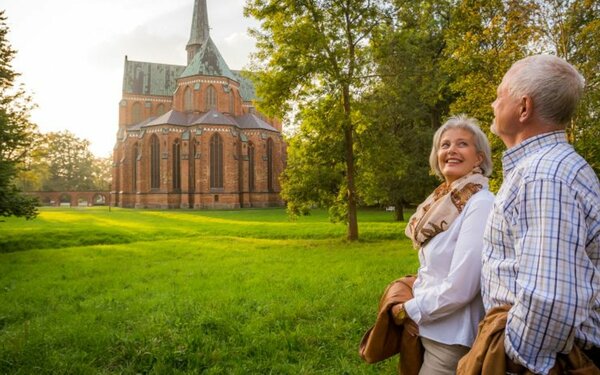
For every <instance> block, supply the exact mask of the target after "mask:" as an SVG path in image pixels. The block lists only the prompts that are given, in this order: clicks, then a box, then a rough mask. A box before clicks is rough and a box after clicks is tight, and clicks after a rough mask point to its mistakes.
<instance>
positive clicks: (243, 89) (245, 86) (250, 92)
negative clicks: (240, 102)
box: [232, 70, 256, 102]
mask: <svg viewBox="0 0 600 375" xmlns="http://www.w3.org/2000/svg"><path fill="white" fill-rule="evenodd" d="M232 72H233V74H234V75H235V77H236V78H235V80H236V81H237V82H239V84H240V95H241V96H242V99H244V101H247V102H250V101H252V100H254V99H256V92H255V91H254V83H252V81H251V80H250V79H248V78H246V77H244V76H243V75H242V72H241V71H240V70H232Z"/></svg>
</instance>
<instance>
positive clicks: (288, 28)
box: [245, 0, 382, 240]
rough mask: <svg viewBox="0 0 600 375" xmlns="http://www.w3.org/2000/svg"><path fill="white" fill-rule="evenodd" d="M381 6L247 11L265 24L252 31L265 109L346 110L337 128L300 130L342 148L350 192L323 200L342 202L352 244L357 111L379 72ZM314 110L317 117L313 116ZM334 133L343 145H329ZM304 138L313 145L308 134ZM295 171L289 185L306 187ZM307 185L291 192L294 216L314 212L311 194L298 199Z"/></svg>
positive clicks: (269, 5) (298, 4)
mask: <svg viewBox="0 0 600 375" xmlns="http://www.w3.org/2000/svg"><path fill="white" fill-rule="evenodd" d="M381 3H382V1H380V0H376V1H365V0H349V1H344V2H341V1H332V0H317V1H295V0H284V1H280V0H248V1H247V4H246V7H245V13H246V15H250V16H253V17H254V18H256V19H258V20H259V21H261V28H260V30H253V31H252V35H253V36H254V37H255V38H256V39H257V47H258V52H257V53H256V55H255V61H257V63H256V66H255V69H254V70H255V73H254V76H255V78H256V81H257V85H256V87H257V93H258V96H259V97H260V98H261V102H260V103H259V106H260V107H261V108H262V109H263V110H264V111H266V112H267V113H268V114H271V115H275V116H279V117H282V115H283V114H285V113H287V112H288V111H289V110H290V109H291V108H292V107H293V106H296V107H297V108H300V109H301V111H302V112H303V113H304V118H310V117H315V116H316V114H319V113H322V112H323V106H324V105H325V104H328V103H333V106H332V107H331V109H332V110H336V111H339V114H337V115H332V116H329V118H334V119H335V121H334V122H328V123H327V122H325V121H323V125H322V126H320V127H315V126H308V129H307V127H301V128H300V130H299V131H300V132H304V131H312V132H319V131H320V130H324V129H326V130H325V134H324V137H321V136H320V134H319V133H317V135H318V136H316V137H311V139H312V140H313V141H314V142H318V143H320V144H321V145H320V146H319V148H320V149H324V148H326V147H330V146H333V147H335V146H336V145H337V144H341V145H342V148H341V153H340V155H339V156H337V159H342V160H343V161H344V163H345V171H344V180H343V185H342V184H340V185H339V186H338V188H337V190H339V191H340V192H342V191H343V192H342V193H340V194H339V195H338V196H337V199H333V200H332V199H331V197H330V196H329V194H330V192H329V191H326V194H327V196H325V197H322V198H318V199H317V200H319V201H321V202H330V203H334V204H335V203H336V202H338V203H339V205H338V204H335V205H336V207H334V206H331V207H332V212H333V213H335V215H336V216H337V215H340V214H342V215H344V214H345V215H346V217H345V219H346V220H345V221H347V222H348V239H350V240H356V239H358V224H357V219H356V205H357V196H356V188H355V174H356V172H355V160H354V159H355V155H354V152H355V140H354V138H355V136H356V134H355V131H356V122H355V119H354V118H353V107H354V105H355V102H356V100H357V95H358V93H359V92H360V90H361V89H362V88H363V87H365V85H366V83H367V81H368V80H366V79H365V77H366V76H368V73H369V70H370V68H371V64H369V62H370V60H369V53H368V39H369V37H370V35H371V32H372V30H373V28H374V27H376V25H377V23H378V19H379V18H378V17H379V14H380V11H381V6H382V4H381ZM310 111H312V112H314V114H312V115H309V114H308V113H309V112H310ZM329 134H335V135H336V138H337V139H338V140H336V144H335V145H330V144H328V143H327V141H324V140H323V139H322V138H328V137H327V135H329ZM300 137H301V138H304V139H306V138H307V137H306V136H305V135H300ZM294 144H295V146H296V147H302V146H303V145H306V143H305V142H304V141H298V142H295V143H294ZM295 153H296V155H300V154H304V155H307V154H308V153H307V152H302V151H297V152H295ZM324 162H326V163H327V162H329V160H326V161H324ZM304 163H305V162H304ZM295 164H296V166H295V167H294V168H292V169H290V170H289V171H288V172H287V173H286V175H287V177H286V180H285V181H287V183H295V182H300V183H302V176H292V174H293V173H296V172H298V171H303V170H304V168H299V167H297V164H298V163H295ZM305 164H306V163H305ZM334 173H335V172H334ZM329 181H331V180H328V182H329ZM301 186H302V185H298V186H294V187H289V188H287V189H286V193H285V194H286V198H287V199H288V201H289V202H290V205H291V209H290V211H292V212H296V211H303V212H305V211H306V209H307V208H309V207H310V204H309V201H310V200H312V199H314V198H313V197H311V198H310V199H306V198H307V197H306V195H307V194H305V193H303V192H301V193H300V195H299V196H297V195H296V194H295V193H296V192H300V191H301V189H302V188H301ZM303 186H306V185H305V184H304V185H303ZM318 191H320V190H318ZM309 195H312V196H314V194H309Z"/></svg>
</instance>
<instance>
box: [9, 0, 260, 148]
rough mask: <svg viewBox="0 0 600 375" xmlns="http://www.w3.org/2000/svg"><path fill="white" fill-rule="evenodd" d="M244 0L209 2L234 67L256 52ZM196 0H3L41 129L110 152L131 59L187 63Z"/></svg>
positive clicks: (18, 66) (216, 34)
mask: <svg viewBox="0 0 600 375" xmlns="http://www.w3.org/2000/svg"><path fill="white" fill-rule="evenodd" d="M244 3H245V0H207V7H208V18H209V25H210V28H211V29H210V34H211V37H212V39H213V41H214V42H215V44H216V45H217V47H218V48H219V51H220V52H221V55H223V58H224V59H225V61H226V62H227V64H228V65H229V67H230V68H231V69H235V70H238V69H243V68H247V67H248V66H249V63H250V59H249V55H250V53H252V52H253V51H254V50H255V42H254V40H253V39H252V38H251V37H250V36H248V28H249V27H257V26H258V22H257V21H256V20H253V19H248V18H244V16H243V7H244ZM193 6H194V0H169V1H165V0H2V2H1V3H0V10H5V16H6V17H7V24H8V27H9V33H8V41H9V43H10V45H11V46H12V48H13V49H15V50H16V51H17V54H16V56H15V58H14V60H13V62H12V67H13V70H14V71H15V72H17V73H20V74H21V76H20V77H19V79H18V81H17V82H20V83H23V84H24V86H25V90H26V91H27V92H28V93H29V94H30V96H31V97H32V99H33V102H34V103H35V104H36V105H37V108H36V109H34V110H33V111H32V112H31V120H32V121H33V122H34V123H36V124H37V125H38V127H39V129H40V131H42V132H44V133H45V132H56V131H62V130H68V131H70V132H72V133H74V134H75V135H76V136H77V137H79V138H83V139H87V140H89V141H90V142H91V146H90V150H91V151H92V152H93V153H94V154H95V155H96V156H99V157H107V156H109V155H110V154H111V152H112V149H113V146H114V144H115V140H116V132H117V130H118V115H119V114H118V109H119V101H120V100H121V94H122V83H123V67H124V61H125V56H127V57H128V59H129V60H134V61H145V62H154V63H164V64H176V65H185V64H186V51H185V45H186V44H187V41H188V39H189V36H190V28H191V22H192V11H193Z"/></svg>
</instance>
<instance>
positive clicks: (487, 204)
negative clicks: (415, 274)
mask: <svg viewBox="0 0 600 375" xmlns="http://www.w3.org/2000/svg"><path fill="white" fill-rule="evenodd" d="M472 199H474V201H473V202H472V204H470V205H468V208H466V210H465V211H464V212H463V214H464V215H465V217H464V219H463V221H462V223H461V227H460V231H459V234H458V237H457V239H456V242H455V244H454V245H455V246H454V249H450V251H453V255H452V263H451V265H450V270H449V272H448V275H447V276H446V277H445V278H443V280H442V281H441V282H440V283H439V285H437V286H436V287H435V288H427V290H425V291H423V292H422V293H419V294H418V295H415V297H414V298H413V299H411V300H409V301H407V302H406V303H405V304H404V308H405V310H406V313H407V314H408V316H409V317H410V318H411V319H412V320H414V321H415V323H417V324H421V323H425V322H429V321H433V320H436V319H440V318H443V317H445V316H447V315H450V314H452V313H453V312H455V311H456V310H458V309H459V308H461V307H463V306H464V305H466V304H468V303H470V302H471V301H472V300H473V298H475V296H476V295H477V294H478V293H479V292H480V285H481V281H480V277H481V253H482V248H483V231H484V229H485V224H486V221H487V220H486V219H487V217H488V215H489V213H490V211H491V209H492V206H493V199H481V198H479V199H477V198H472Z"/></svg>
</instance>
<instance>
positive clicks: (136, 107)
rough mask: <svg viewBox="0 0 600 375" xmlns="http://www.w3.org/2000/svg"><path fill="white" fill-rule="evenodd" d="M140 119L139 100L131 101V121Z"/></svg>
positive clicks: (140, 105) (134, 121)
mask: <svg viewBox="0 0 600 375" xmlns="http://www.w3.org/2000/svg"><path fill="white" fill-rule="evenodd" d="M141 121H142V104H141V103H140V102H135V103H133V107H132V108H131V122H132V123H133V124H137V123H138V122H141Z"/></svg>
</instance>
